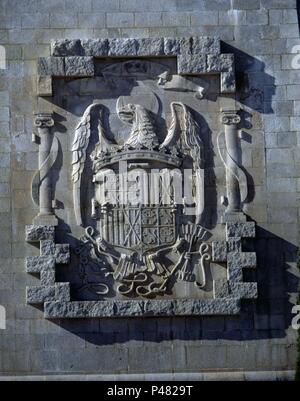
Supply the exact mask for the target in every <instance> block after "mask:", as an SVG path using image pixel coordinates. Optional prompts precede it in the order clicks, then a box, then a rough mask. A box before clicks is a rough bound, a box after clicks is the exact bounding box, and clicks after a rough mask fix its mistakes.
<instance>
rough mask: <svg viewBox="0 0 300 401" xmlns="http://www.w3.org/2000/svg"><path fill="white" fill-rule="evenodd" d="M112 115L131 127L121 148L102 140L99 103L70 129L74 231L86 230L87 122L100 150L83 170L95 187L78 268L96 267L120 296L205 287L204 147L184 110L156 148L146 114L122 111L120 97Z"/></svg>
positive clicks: (133, 108)
mask: <svg viewBox="0 0 300 401" xmlns="http://www.w3.org/2000/svg"><path fill="white" fill-rule="evenodd" d="M116 113H117V116H118V118H119V119H120V120H121V121H122V122H124V123H126V124H130V125H131V130H130V134H129V136H128V138H127V139H126V140H124V142H123V143H121V144H120V143H116V142H114V141H112V140H110V139H109V138H108V134H107V132H106V129H105V109H104V107H103V106H102V104H101V103H94V104H92V105H90V106H89V107H88V108H87V109H86V111H85V113H84V115H83V117H82V119H81V121H80V122H79V124H78V125H77V127H76V132H75V138H74V142H73V147H72V154H73V162H72V165H73V171H72V180H73V190H74V205H75V214H76V220H77V223H78V224H79V225H83V226H86V225H85V223H84V214H85V212H86V211H85V210H83V206H82V199H83V196H84V193H83V192H84V189H83V187H84V186H83V183H82V181H83V179H84V178H83V177H84V176H83V171H84V169H85V168H87V167H86V161H87V149H88V147H89V144H90V139H91V132H92V129H91V120H92V119H93V120H94V121H95V120H97V129H96V131H97V135H98V142H97V143H96V144H95V146H94V149H93V150H92V152H91V153H90V159H91V160H90V162H89V166H90V168H91V170H92V174H91V177H92V182H93V196H92V198H91V206H90V209H89V210H90V217H91V218H92V219H93V221H94V224H93V225H89V226H87V227H86V234H85V236H84V237H83V238H82V240H83V244H84V245H83V246H82V247H81V248H79V249H78V250H77V251H78V253H79V255H80V256H82V255H84V256H83V257H81V260H83V261H85V263H88V262H87V261H88V260H91V261H92V263H94V264H98V266H102V270H103V276H105V277H110V278H112V279H113V283H112V285H114V286H115V290H116V292H117V293H119V294H121V295H128V296H129V295H130V296H151V295H156V294H160V295H163V294H167V293H170V291H171V287H172V285H174V282H175V281H176V280H181V281H182V280H190V281H194V282H195V284H196V285H197V286H199V287H202V286H204V285H205V273H204V267H203V263H204V260H205V259H206V260H207V259H208V258H209V255H208V253H207V251H208V246H207V245H206V243H205V242H203V241H204V238H205V235H206V231H205V229H204V228H203V227H202V226H201V225H200V221H201V213H202V211H203V210H202V209H203V202H202V199H203V192H204V190H203V168H204V167H203V162H204V161H203V143H202V140H201V130H200V127H199V125H198V124H197V122H196V121H195V119H194V118H193V114H192V111H191V110H190V109H189V108H188V107H187V106H186V105H185V104H183V103H180V102H172V103H171V104H170V115H171V122H170V124H169V127H168V129H167V132H166V135H165V137H164V139H163V140H162V141H160V140H159V136H158V132H157V127H156V124H155V116H154V115H153V113H152V112H151V111H150V110H148V109H147V108H145V107H144V106H142V105H140V104H132V103H125V101H124V98H122V97H119V98H118V101H117V105H116ZM94 125H95V124H94ZM87 249H88V251H87ZM87 253H88V256H87ZM91 253H92V256H91ZM167 255H168V257H167ZM195 256H196V258H197V259H198V264H197V263H196V264H195V263H193V265H196V271H192V270H193V269H191V266H192V264H191V259H192V258H193V257H195ZM83 265H84V263H83ZM83 276H84V266H83ZM86 285H88V283H86ZM92 288H94V289H96V292H97V293H98V294H103V295H104V294H108V293H109V291H110V288H109V285H108V284H107V283H105V282H104V281H103V282H101V283H97V284H94V285H92Z"/></svg>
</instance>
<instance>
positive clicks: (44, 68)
mask: <svg viewBox="0 0 300 401" xmlns="http://www.w3.org/2000/svg"><path fill="white" fill-rule="evenodd" d="M38 74H39V75H41V76H49V75H50V76H52V77H63V76H64V75H65V67H64V58H63V57H40V58H39V59H38Z"/></svg>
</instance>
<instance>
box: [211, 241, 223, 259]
mask: <svg viewBox="0 0 300 401" xmlns="http://www.w3.org/2000/svg"><path fill="white" fill-rule="evenodd" d="M212 260H213V262H226V260H227V244H226V241H213V242H212Z"/></svg>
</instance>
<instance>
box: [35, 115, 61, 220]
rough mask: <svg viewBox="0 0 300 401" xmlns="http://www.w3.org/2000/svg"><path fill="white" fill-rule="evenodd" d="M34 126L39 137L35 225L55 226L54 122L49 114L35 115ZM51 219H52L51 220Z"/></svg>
mask: <svg viewBox="0 0 300 401" xmlns="http://www.w3.org/2000/svg"><path fill="white" fill-rule="evenodd" d="M34 124H35V126H36V127H37V129H38V136H39V173H40V184H39V206H40V211H39V214H38V215H37V217H36V218H35V224H50V223H51V224H55V223H56V221H57V219H56V217H55V215H54V211H53V207H52V198H53V196H52V177H51V155H50V153H51V147H52V142H53V136H54V134H53V132H52V127H53V126H54V120H53V118H52V114H50V113H37V114H35V121H34ZM51 217H52V218H51Z"/></svg>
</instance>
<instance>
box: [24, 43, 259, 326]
mask: <svg viewBox="0 0 300 401" xmlns="http://www.w3.org/2000/svg"><path fill="white" fill-rule="evenodd" d="M104 57H105V58H107V57H109V58H124V57H176V58H177V69H178V74H180V75H197V76H199V75H203V74H219V75H220V92H221V93H234V92H235V89H236V88H235V72H234V57H233V54H221V46H220V40H219V39H218V38H216V37H189V38H145V39H123V38H121V39H89V40H79V39H78V40H68V39H64V40H56V41H53V42H52V44H51V56H50V57H42V58H39V60H38V78H37V79H38V95H39V96H52V95H53V93H52V79H53V78H55V77H68V78H70V77H93V76H94V73H95V68H94V59H95V58H104ZM225 232H226V240H224V241H221V242H214V243H213V244H212V246H213V261H214V262H219V263H224V262H227V272H228V277H227V280H218V281H214V283H213V286H214V298H213V299H206V300H203V299H173V300H170V299H168V300H149V299H147V300H142V299H141V300H104V301H71V299H70V284H69V283H56V282H55V265H56V264H61V263H69V257H70V253H69V246H68V245H67V244H55V226H39V225H32V226H27V227H26V240H27V241H28V242H40V249H41V254H40V256H37V257H28V258H27V260H26V271H27V272H28V273H38V274H40V277H41V285H40V286H34V287H27V294H26V300H27V303H28V304H34V305H39V304H42V305H44V316H45V318H48V319H56V318H101V317H136V316H190V315H236V314H238V313H239V312H240V307H241V299H254V298H256V297H257V284H256V283H252V282H251V283H244V282H243V277H242V275H243V274H242V272H243V269H244V268H255V267H256V254H255V253H254V252H243V251H242V246H241V240H242V238H253V237H255V224H254V223H253V222H238V223H226V227H225ZM224 234H225V233H224Z"/></svg>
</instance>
